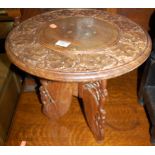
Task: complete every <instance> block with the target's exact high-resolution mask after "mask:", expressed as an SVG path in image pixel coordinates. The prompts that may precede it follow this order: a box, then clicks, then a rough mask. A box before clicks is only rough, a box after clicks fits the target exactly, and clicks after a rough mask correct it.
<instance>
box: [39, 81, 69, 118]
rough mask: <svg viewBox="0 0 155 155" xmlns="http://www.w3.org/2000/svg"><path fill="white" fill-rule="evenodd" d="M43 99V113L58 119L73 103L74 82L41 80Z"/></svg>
mask: <svg viewBox="0 0 155 155" xmlns="http://www.w3.org/2000/svg"><path fill="white" fill-rule="evenodd" d="M41 84H42V86H41V87H40V94H41V100H42V103H43V113H44V114H45V115H46V116H48V117H49V118H53V119H57V118H59V117H61V116H62V115H64V114H65V113H66V112H67V111H68V109H69V107H70V104H71V100H72V84H71V83H63V82H53V81H48V80H41Z"/></svg>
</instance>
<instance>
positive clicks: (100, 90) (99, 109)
mask: <svg viewBox="0 0 155 155" xmlns="http://www.w3.org/2000/svg"><path fill="white" fill-rule="evenodd" d="M79 95H80V97H82V99H83V102H84V103H83V104H84V110H85V115H86V119H87V122H88V125H89V127H90V129H91V131H92V132H93V134H94V136H95V137H96V139H97V140H102V139H103V138H104V123H105V114H106V112H105V110H104V102H105V97H106V96H107V95H108V94H107V89H106V80H103V81H96V82H90V83H85V84H80V85H79Z"/></svg>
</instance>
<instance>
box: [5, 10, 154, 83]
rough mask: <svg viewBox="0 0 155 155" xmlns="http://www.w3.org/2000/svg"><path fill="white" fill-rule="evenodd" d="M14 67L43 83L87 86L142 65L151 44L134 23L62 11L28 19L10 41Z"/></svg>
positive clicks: (91, 12) (96, 13) (117, 17)
mask: <svg viewBox="0 0 155 155" xmlns="http://www.w3.org/2000/svg"><path fill="white" fill-rule="evenodd" d="M6 51H7V54H8V56H9V58H10V59H11V60H12V62H13V63H14V64H15V65H17V66H18V67H19V68H21V69H23V70H24V71H26V72H28V73H30V74H33V75H36V76H38V77H41V78H45V79H50V80H57V81H70V82H82V81H83V82H86V81H94V80H101V79H109V78H113V77H116V76H119V75H122V74H125V73H127V72H129V71H131V70H133V69H135V68H136V67H138V66H139V65H141V64H142V63H143V62H144V61H145V60H146V59H147V57H148V56H149V54H150V51H151V41H150V38H149V36H148V34H147V33H146V32H145V31H144V30H143V29H142V28H141V27H140V26H139V25H137V24H136V23H134V22H132V21H131V20H129V19H127V18H125V17H123V16H120V15H112V14H109V13H108V12H105V11H102V10H96V9H62V10H56V11H51V12H47V13H44V14H40V15H37V16H34V17H32V18H29V19H28V20H26V21H24V22H22V23H21V24H19V25H18V26H17V27H15V28H14V29H13V30H12V31H11V32H10V33H9V35H8V37H7V40H6Z"/></svg>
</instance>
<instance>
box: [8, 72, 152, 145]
mask: <svg viewBox="0 0 155 155" xmlns="http://www.w3.org/2000/svg"><path fill="white" fill-rule="evenodd" d="M136 78H137V71H136V70H135V71H132V72H130V73H129V74H126V75H123V76H120V77H118V78H115V79H111V80H109V81H108V82H109V83H108V90H109V97H108V101H107V103H106V104H105V108H106V111H107V120H106V128H105V139H104V141H103V142H100V143H97V142H96V141H95V139H94V137H93V135H92V133H91V132H90V130H89V128H88V126H87V123H86V121H85V119H84V116H83V114H82V111H81V109H80V105H79V102H78V100H77V99H76V98H74V97H73V100H72V105H71V108H70V110H69V111H68V113H67V114H65V115H64V116H63V117H62V118H61V119H59V120H57V121H54V120H49V119H48V118H46V117H45V116H44V115H43V114H42V113H41V110H40V109H41V104H40V102H39V100H38V97H37V95H36V93H35V92H27V93H26V92H25V93H22V95H21V97H20V100H19V104H18V107H17V110H16V114H15V117H14V120H13V124H12V127H11V129H10V134H9V138H8V141H7V143H6V145H19V144H20V142H21V141H22V140H26V141H27V145H151V144H150V141H149V138H150V136H149V123H148V119H147V117H146V114H145V111H144V108H143V107H142V106H141V105H139V104H138V102H137V95H136V85H137V84H136V81H137V80H136Z"/></svg>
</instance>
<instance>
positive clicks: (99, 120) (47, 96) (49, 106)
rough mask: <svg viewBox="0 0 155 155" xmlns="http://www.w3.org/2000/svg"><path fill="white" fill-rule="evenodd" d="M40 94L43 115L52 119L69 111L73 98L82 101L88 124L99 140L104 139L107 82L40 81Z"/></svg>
mask: <svg viewBox="0 0 155 155" xmlns="http://www.w3.org/2000/svg"><path fill="white" fill-rule="evenodd" d="M40 82H41V87H40V94H41V100H42V103H43V113H44V114H45V115H46V116H47V117H49V118H52V119H58V118H59V117H61V116H63V115H64V114H65V113H66V112H67V111H68V109H69V107H70V104H71V101H72V96H76V97H79V98H81V99H82V101H83V104H84V112H85V116H86V119H87V123H88V125H89V127H90V129H91V131H92V133H93V134H94V136H95V138H96V139H97V140H103V138H104V124H105V114H106V112H105V109H104V103H105V99H106V96H107V94H108V93H107V89H106V85H107V81H106V80H102V81H95V82H88V83H66V82H55V81H48V80H40Z"/></svg>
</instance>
